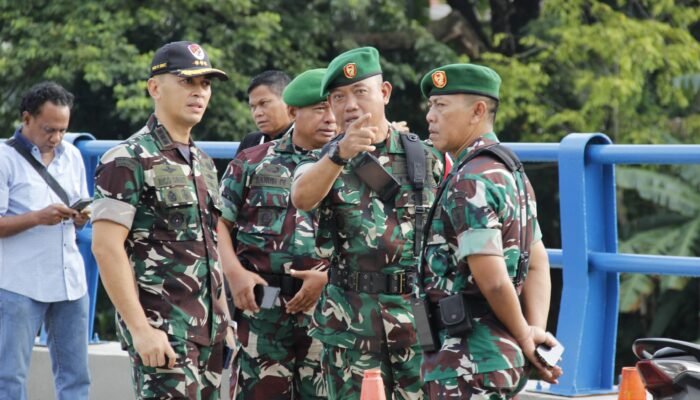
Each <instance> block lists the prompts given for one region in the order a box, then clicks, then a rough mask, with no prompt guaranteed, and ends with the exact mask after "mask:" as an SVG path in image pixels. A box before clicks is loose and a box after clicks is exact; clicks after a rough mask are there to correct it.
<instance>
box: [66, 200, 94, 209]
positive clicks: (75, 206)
mask: <svg viewBox="0 0 700 400" xmlns="http://www.w3.org/2000/svg"><path fill="white" fill-rule="evenodd" d="M90 203H92V199H91V198H89V199H80V200H78V201H76V202H75V203H73V204H71V206H70V208H72V209H73V210H75V211H78V212H81V211H83V209H84V208H85V207H87V206H89V205H90Z"/></svg>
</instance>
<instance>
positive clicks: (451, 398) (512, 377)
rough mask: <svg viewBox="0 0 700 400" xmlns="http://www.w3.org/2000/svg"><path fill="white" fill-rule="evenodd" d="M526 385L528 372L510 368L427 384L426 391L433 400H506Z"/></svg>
mask: <svg viewBox="0 0 700 400" xmlns="http://www.w3.org/2000/svg"><path fill="white" fill-rule="evenodd" d="M525 383H527V371H526V370H525V369H523V368H510V369H506V370H503V371H493V372H488V373H485V374H474V375H465V376H458V377H454V378H449V379H442V380H439V381H431V382H426V383H425V386H424V390H425V393H426V394H427V398H429V399H431V400H465V399H466V400H505V399H511V398H513V397H514V396H515V395H517V394H518V392H520V391H521V390H522V389H523V388H524V387H525Z"/></svg>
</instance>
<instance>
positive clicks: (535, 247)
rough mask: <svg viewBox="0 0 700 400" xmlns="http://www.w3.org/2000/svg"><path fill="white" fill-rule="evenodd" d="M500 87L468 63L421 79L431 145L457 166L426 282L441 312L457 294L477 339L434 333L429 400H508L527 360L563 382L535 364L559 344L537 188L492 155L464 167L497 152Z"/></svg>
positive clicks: (431, 236) (434, 230) (436, 227)
mask: <svg viewBox="0 0 700 400" xmlns="http://www.w3.org/2000/svg"><path fill="white" fill-rule="evenodd" d="M500 82H501V79H500V77H499V76H498V74H497V73H496V72H495V71H493V70H492V69H490V68H487V67H483V66H477V65H471V64H452V65H447V66H444V67H440V68H437V69H435V70H433V71H431V72H430V73H428V74H427V75H425V77H423V79H422V80H421V90H422V92H423V94H424V95H425V96H426V97H429V106H430V110H429V112H428V115H427V120H428V123H429V131H430V138H431V139H432V141H433V143H434V144H435V147H436V148H437V149H439V150H441V151H446V152H450V153H451V154H452V155H453V158H454V159H455V169H453V172H452V173H451V174H450V176H449V177H448V179H447V180H446V182H445V183H444V185H445V189H444V192H442V194H441V195H440V193H441V192H440V191H438V194H439V196H440V197H439V198H438V199H436V200H435V210H434V217H433V218H432V220H428V221H426V224H428V225H427V228H428V230H427V233H426V239H427V240H426V246H425V249H424V263H423V280H422V282H423V285H424V290H425V294H426V295H427V298H428V300H429V304H431V308H433V311H434V312H435V313H439V311H437V310H436V309H435V305H436V304H437V302H438V301H439V300H440V299H443V298H446V297H447V296H450V295H453V294H456V293H460V292H461V293H463V294H464V295H465V298H466V299H467V300H466V301H467V303H466V304H467V305H468V307H469V309H470V310H471V314H472V318H473V321H472V324H473V328H472V330H471V331H470V332H469V333H466V334H464V335H456V336H455V337H452V336H449V335H447V332H446V331H445V329H440V328H441V327H440V326H439V323H434V324H433V329H438V330H439V346H441V347H439V350H438V351H436V352H429V353H425V354H424V361H423V365H422V373H423V378H424V379H425V381H426V389H425V391H426V394H427V395H428V396H429V397H430V398H441V399H443V398H444V399H489V400H495V399H505V398H510V397H512V396H514V395H515V394H516V393H517V392H518V391H519V390H520V389H522V387H523V386H524V384H525V382H526V380H527V373H526V370H525V369H524V367H525V366H526V364H527V360H529V361H530V362H531V363H533V365H534V366H535V367H537V369H538V370H539V372H540V375H541V376H542V378H543V379H545V380H547V381H550V382H554V381H555V380H556V378H557V377H558V376H559V375H560V374H561V370H560V369H558V368H555V369H552V370H547V369H546V368H545V367H544V365H542V364H541V363H540V362H539V361H537V359H536V357H535V355H534V350H535V346H536V345H538V344H540V343H547V344H548V345H553V344H554V343H555V342H554V339H553V337H552V336H551V335H549V334H546V333H545V332H544V329H545V325H546V322H547V314H548V312H549V300H550V281H549V262H548V260H547V254H546V252H545V248H544V246H543V245H542V241H541V238H542V235H541V233H540V228H539V225H538V223H537V205H536V202H535V194H534V192H533V191H532V187H531V186H530V183H529V181H528V180H527V177H526V175H525V174H524V172H523V173H520V172H519V173H512V172H511V171H510V170H509V169H508V168H506V165H505V164H504V162H502V161H501V160H499V159H497V158H495V157H493V156H490V155H484V154H481V155H476V156H474V157H473V158H472V159H471V160H467V158H468V157H470V156H471V155H472V154H473V153H474V152H476V151H479V149H483V148H484V147H488V146H492V145H495V144H497V143H498V138H497V137H496V135H495V134H494V133H493V120H494V117H495V114H496V109H497V107H498V98H499V86H500ZM465 161H466V162H465ZM458 165H459V167H457V166H458ZM520 188H522V189H523V190H527V192H528V193H527V196H525V194H524V192H523V190H521V189H520ZM431 211H432V210H431ZM521 240H522V242H521ZM526 240H529V241H530V243H531V246H530V249H531V250H530V253H531V256H530V264H529V271H528V267H527V263H526V262H524V263H523V264H522V266H521V268H524V270H523V271H521V274H518V264H519V263H518V261H519V259H520V255H521V251H523V249H526V248H527V246H525V244H524V241H526ZM521 301H522V303H523V308H522V309H521V303H520V302H521ZM443 315H444V314H443ZM436 318H439V315H437V316H433V321H434V322H435V321H436Z"/></svg>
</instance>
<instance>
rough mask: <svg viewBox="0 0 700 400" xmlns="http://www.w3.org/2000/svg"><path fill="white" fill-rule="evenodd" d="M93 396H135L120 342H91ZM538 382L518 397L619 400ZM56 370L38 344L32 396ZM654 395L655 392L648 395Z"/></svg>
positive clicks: (41, 394) (44, 389)
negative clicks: (550, 390)
mask: <svg viewBox="0 0 700 400" xmlns="http://www.w3.org/2000/svg"><path fill="white" fill-rule="evenodd" d="M88 351H89V363H90V377H91V379H92V384H91V386H90V399H94V400H111V399H119V400H133V399H134V393H133V389H132V387H131V368H130V367H129V356H128V355H127V353H126V352H125V351H123V350H122V349H121V347H120V345H119V343H117V342H105V343H101V344H91V345H90V347H89V349H88ZM229 376H230V371H229V370H226V371H224V376H223V377H222V383H223V384H222V385H221V398H222V399H224V400H227V399H228V398H229V393H228V392H229ZM536 387H537V382H535V381H530V382H529V383H528V385H527V387H526V390H525V391H524V392H523V393H521V394H520V395H519V396H518V398H519V399H520V400H550V399H575V400H617V397H618V394H617V393H610V394H601V395H594V396H580V397H565V396H554V395H549V394H544V393H539V392H535V391H534V389H535V388H536ZM54 398H56V397H55V394H54V386H53V374H52V372H51V360H50V357H49V349H48V348H47V347H43V346H34V352H33V353H32V363H31V368H30V371H29V400H46V399H54ZM647 399H651V395H648V396H647Z"/></svg>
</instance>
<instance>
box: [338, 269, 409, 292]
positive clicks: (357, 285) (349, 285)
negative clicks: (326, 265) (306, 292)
mask: <svg viewBox="0 0 700 400" xmlns="http://www.w3.org/2000/svg"><path fill="white" fill-rule="evenodd" d="M413 281H414V279H413V274H411V273H408V272H399V273H396V274H391V275H389V274H384V273H381V272H362V271H348V270H346V269H340V268H336V267H332V268H331V269H330V271H329V277H328V283H330V284H331V285H335V286H339V287H341V288H343V289H345V290H352V291H354V292H360V293H369V294H379V293H383V294H406V293H411V291H412V287H413Z"/></svg>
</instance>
